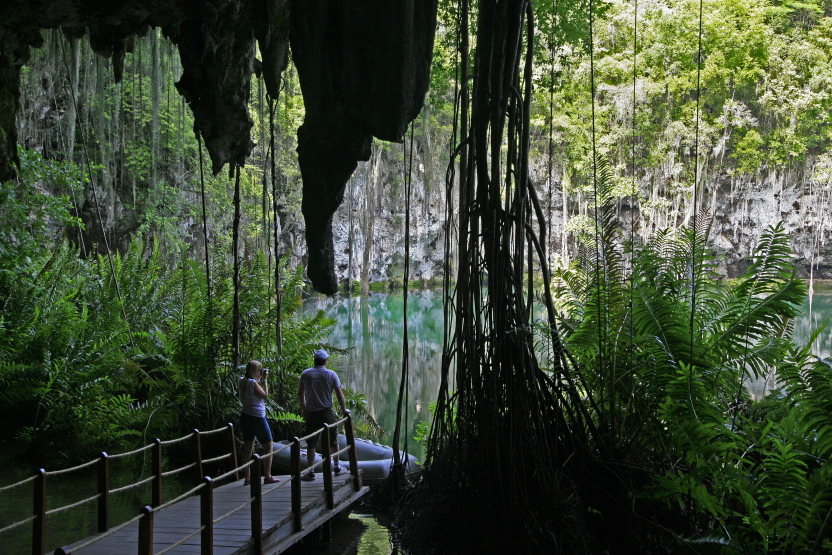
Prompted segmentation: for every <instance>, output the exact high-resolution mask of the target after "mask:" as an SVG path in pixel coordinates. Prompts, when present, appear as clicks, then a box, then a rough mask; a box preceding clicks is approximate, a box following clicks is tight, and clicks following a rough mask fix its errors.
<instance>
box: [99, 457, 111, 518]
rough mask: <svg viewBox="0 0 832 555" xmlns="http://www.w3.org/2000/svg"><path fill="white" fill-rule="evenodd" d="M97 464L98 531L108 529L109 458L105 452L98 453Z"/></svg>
mask: <svg viewBox="0 0 832 555" xmlns="http://www.w3.org/2000/svg"><path fill="white" fill-rule="evenodd" d="M99 457H100V459H99V461H100V462H99V466H98V531H99V532H106V531H107V530H109V529H110V458H109V456H108V455H107V453H105V452H103V451H102V452H101V454H100V455H99Z"/></svg>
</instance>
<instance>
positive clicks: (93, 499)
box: [43, 493, 101, 516]
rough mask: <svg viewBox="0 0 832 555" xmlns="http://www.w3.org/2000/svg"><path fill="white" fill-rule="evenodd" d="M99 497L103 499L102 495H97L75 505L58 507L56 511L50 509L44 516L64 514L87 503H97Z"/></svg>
mask: <svg viewBox="0 0 832 555" xmlns="http://www.w3.org/2000/svg"><path fill="white" fill-rule="evenodd" d="M99 497H101V494H100V493H96V494H95V495H93V496H92V497H87V498H86V499H82V500H81V501H76V502H75V503H70V504H69V505H64V506H63V507H57V508H55V509H50V510H48V511H46V512H45V513H43V514H44V515H45V516H51V515H56V514H58V513H62V512H64V511H68V510H69V509H74V508H76V507H80V506H81V505H85V504H86V503H90V502H92V501H95V500H96V499H98V498H99Z"/></svg>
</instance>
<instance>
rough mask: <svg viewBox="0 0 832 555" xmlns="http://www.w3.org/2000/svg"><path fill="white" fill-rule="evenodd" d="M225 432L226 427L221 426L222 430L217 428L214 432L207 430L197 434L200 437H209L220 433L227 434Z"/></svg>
mask: <svg viewBox="0 0 832 555" xmlns="http://www.w3.org/2000/svg"><path fill="white" fill-rule="evenodd" d="M227 431H228V426H223V427H222V428H217V429H215V430H208V431H206V432H199V435H201V436H210V435H214V434H218V433H220V432H227Z"/></svg>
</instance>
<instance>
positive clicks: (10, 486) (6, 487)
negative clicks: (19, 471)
mask: <svg viewBox="0 0 832 555" xmlns="http://www.w3.org/2000/svg"><path fill="white" fill-rule="evenodd" d="M35 478H37V476H29V477H28V478H26V479H25V480H21V481H19V482H15V483H14V484H9V485H7V486H3V487H2V488H0V493H3V492H4V491H6V490H10V489H14V488H16V487H18V486H23V485H25V484H28V483H29V482H34V481H35Z"/></svg>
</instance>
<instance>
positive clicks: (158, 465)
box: [151, 438, 162, 507]
mask: <svg viewBox="0 0 832 555" xmlns="http://www.w3.org/2000/svg"><path fill="white" fill-rule="evenodd" d="M151 464H152V465H153V493H152V500H151V503H153V506H154V507H158V506H159V505H161V504H162V440H160V439H159V438H156V439H154V440H153V460H152V462H151Z"/></svg>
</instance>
